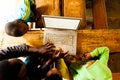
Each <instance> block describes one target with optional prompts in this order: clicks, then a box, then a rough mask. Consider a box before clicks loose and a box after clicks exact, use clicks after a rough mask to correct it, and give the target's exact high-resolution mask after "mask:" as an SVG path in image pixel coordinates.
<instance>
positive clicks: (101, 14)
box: [93, 0, 108, 29]
mask: <svg viewBox="0 0 120 80" xmlns="http://www.w3.org/2000/svg"><path fill="white" fill-rule="evenodd" d="M93 20H94V27H93V28H94V29H107V28H108V23H107V14H106V7H105V0H94V2H93Z"/></svg>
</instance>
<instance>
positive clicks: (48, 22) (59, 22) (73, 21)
mask: <svg viewBox="0 0 120 80" xmlns="http://www.w3.org/2000/svg"><path fill="white" fill-rule="evenodd" d="M42 20H43V24H44V27H45V28H57V29H71V30H77V29H78V28H79V27H80V23H81V20H82V18H75V17H65V16H51V15H42Z"/></svg>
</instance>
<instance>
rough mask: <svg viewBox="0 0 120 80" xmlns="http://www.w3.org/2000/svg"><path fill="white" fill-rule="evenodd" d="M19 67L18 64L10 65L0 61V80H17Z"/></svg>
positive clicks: (19, 64) (6, 61) (5, 61)
mask: <svg viewBox="0 0 120 80" xmlns="http://www.w3.org/2000/svg"><path fill="white" fill-rule="evenodd" d="M21 66H22V64H21V63H19V62H16V63H13V64H10V63H9V62H8V60H3V61H0V80H17V78H18V77H17V75H18V73H19V71H20V69H21Z"/></svg>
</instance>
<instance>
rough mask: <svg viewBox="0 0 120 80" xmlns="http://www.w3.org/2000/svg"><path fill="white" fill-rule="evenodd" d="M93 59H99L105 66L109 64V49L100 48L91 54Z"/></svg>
mask: <svg viewBox="0 0 120 80" xmlns="http://www.w3.org/2000/svg"><path fill="white" fill-rule="evenodd" d="M91 56H92V57H96V56H98V57H99V60H100V61H101V62H103V63H104V64H107V62H108V59H109V48H108V47H99V48H96V49H95V50H94V51H92V52H91Z"/></svg>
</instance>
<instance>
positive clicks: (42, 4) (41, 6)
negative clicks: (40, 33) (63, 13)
mask: <svg viewBox="0 0 120 80" xmlns="http://www.w3.org/2000/svg"><path fill="white" fill-rule="evenodd" d="M35 1H36V9H37V12H38V15H37V17H39V18H38V19H37V23H36V27H38V28H39V27H43V23H42V20H41V15H42V14H46V15H56V16H59V15H60V2H59V0H35Z"/></svg>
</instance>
